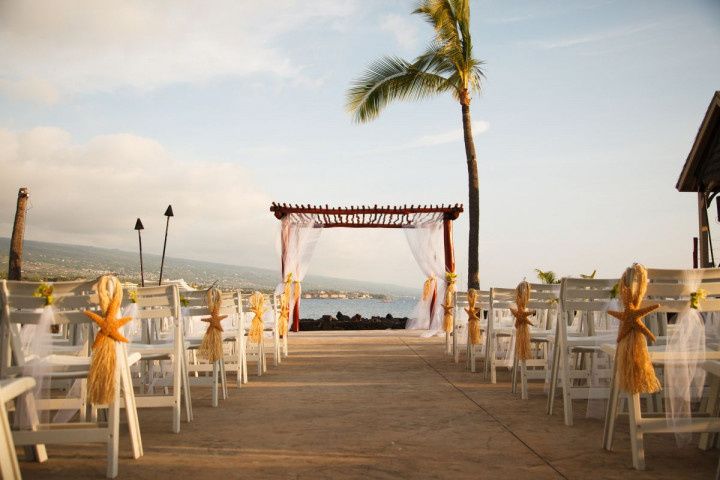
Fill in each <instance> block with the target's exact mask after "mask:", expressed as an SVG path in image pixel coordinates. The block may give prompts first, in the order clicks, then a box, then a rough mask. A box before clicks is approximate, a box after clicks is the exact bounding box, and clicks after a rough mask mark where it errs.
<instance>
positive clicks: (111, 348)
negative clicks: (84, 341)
mask: <svg viewBox="0 0 720 480" xmlns="http://www.w3.org/2000/svg"><path fill="white" fill-rule="evenodd" d="M96 289H97V293H98V297H99V299H100V310H101V315H98V314H97V313H95V312H91V311H89V310H85V312H84V313H85V315H87V316H88V317H90V319H91V320H92V321H93V322H95V323H96V324H97V325H98V327H100V330H99V331H98V332H97V334H96V335H95V341H94V342H93V346H92V359H91V361H90V371H89V373H88V379H87V388H88V401H89V402H90V403H95V404H101V405H107V404H109V403H111V402H112V401H113V400H114V399H115V367H116V364H117V349H116V342H124V343H127V341H128V340H127V338H125V337H124V336H123V335H122V334H121V333H120V331H119V328H120V327H122V326H123V325H125V324H126V323H128V322H129V321H130V320H132V318H131V317H125V318H118V311H119V310H120V304H121V303H122V298H123V291H122V286H121V285H120V281H119V280H118V279H117V278H116V277H113V276H110V275H103V276H102V277H100V278H99V279H98V283H97V284H96Z"/></svg>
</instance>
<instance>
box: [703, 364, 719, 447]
mask: <svg viewBox="0 0 720 480" xmlns="http://www.w3.org/2000/svg"><path fill="white" fill-rule="evenodd" d="M710 377H711V378H710V391H709V392H708V396H707V401H706V402H705V409H704V411H705V412H706V413H708V414H709V415H710V416H711V417H717V411H718V403H720V402H718V395H720V377H716V376H715V375H711V376H710ZM716 435H717V434H716V433H708V432H703V433H702V434H701V435H700V445H699V446H700V449H701V450H709V449H710V448H711V447H712V445H713V444H714V443H715V437H716Z"/></svg>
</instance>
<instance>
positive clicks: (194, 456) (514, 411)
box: [21, 331, 718, 480]
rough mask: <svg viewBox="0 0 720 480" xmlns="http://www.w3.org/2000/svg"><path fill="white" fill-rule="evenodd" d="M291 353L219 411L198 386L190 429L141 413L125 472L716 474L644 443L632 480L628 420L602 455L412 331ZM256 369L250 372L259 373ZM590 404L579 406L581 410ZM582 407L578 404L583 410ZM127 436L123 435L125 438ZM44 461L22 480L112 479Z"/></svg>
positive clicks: (588, 434)
mask: <svg viewBox="0 0 720 480" xmlns="http://www.w3.org/2000/svg"><path fill="white" fill-rule="evenodd" d="M290 342H291V356H290V358H288V359H286V361H285V362H284V363H283V364H282V365H281V366H279V367H272V366H270V367H269V370H268V372H267V374H265V375H264V376H262V377H260V378H258V377H256V376H254V375H253V376H251V378H250V383H249V384H247V385H244V386H243V387H242V388H241V389H237V388H235V387H234V378H232V379H231V390H230V398H229V399H227V400H225V401H222V402H221V405H220V407H219V408H212V407H210V400H209V399H210V395H209V394H210V391H209V388H203V387H194V389H193V398H194V407H195V421H194V422H193V423H190V424H188V423H183V425H182V432H181V433H180V434H178V435H175V434H172V433H170V424H171V416H170V411H169V410H168V409H154V410H141V411H140V421H141V428H142V435H143V443H144V447H145V456H144V457H142V458H141V459H139V460H132V459H130V458H129V451H130V449H129V440H128V437H127V433H126V431H123V434H122V437H121V440H120V444H121V459H120V475H119V477H118V478H128V479H138V480H139V479H165V478H169V479H171V478H175V479H177V478H192V479H212V480H220V479H222V480H225V479H234V478H252V479H265V478H270V479H275V478H278V479H280V478H281V479H346V478H358V479H360V478H363V479H367V478H371V479H390V478H412V479H421V478H422V479H425V478H427V479H434V478H438V479H440V478H448V479H450V478H452V479H464V478H472V479H482V478H488V479H492V478H504V479H518V478H532V479H544V478H569V479H587V478H626V477H629V476H631V477H632V478H633V479H646V478H653V479H661V478H668V479H670V478H672V479H679V478H702V479H707V478H712V477H713V476H714V473H715V468H716V466H717V461H718V453H717V451H716V450H715V451H711V452H701V451H699V450H698V449H697V448H693V447H687V448H683V449H678V448H677V447H675V443H674V438H673V437H672V435H653V436H648V437H647V439H646V451H647V464H648V470H647V471H645V472H635V471H634V470H632V469H631V459H630V451H629V443H628V436H627V426H626V422H623V421H621V425H620V427H619V432H618V434H617V437H616V451H615V452H613V453H608V452H605V451H603V450H602V449H601V448H600V443H601V435H602V423H601V422H600V421H599V420H589V419H585V418H584V415H582V412H578V413H577V414H576V419H577V421H576V425H575V426H574V427H565V426H564V425H563V422H562V417H561V412H560V408H562V406H561V403H560V404H559V405H558V408H557V412H556V415H555V416H547V415H545V396H544V394H543V392H542V386H541V385H533V386H532V387H533V388H532V391H531V398H530V400H529V401H521V400H520V399H519V398H518V397H517V396H515V395H512V394H511V393H510V392H509V384H508V375H507V374H506V373H503V374H501V375H500V378H499V382H498V384H496V385H490V384H488V383H487V382H485V381H483V379H482V375H481V374H470V373H468V372H466V371H465V370H464V369H463V367H462V366H458V365H455V364H453V363H451V362H450V361H449V359H448V358H447V357H445V356H444V355H443V354H442V346H441V341H440V339H438V338H433V339H422V338H417V337H416V336H411V335H408V334H407V333H405V332H390V331H380V332H360V333H349V332H347V333H346V332H342V333H331V332H328V333H314V334H313V333H304V334H300V335H294V336H293V337H292V338H291V339H290ZM250 371H251V373H252V372H254V369H253V368H252V366H251V369H250ZM580 403H582V402H578V404H580ZM579 406H580V407H581V409H582V406H581V405H579ZM123 430H125V429H123ZM48 452H49V455H50V460H49V461H48V462H47V463H45V464H35V463H30V462H22V463H21V469H22V471H23V475H24V477H25V478H26V479H40V478H55V479H80V478H103V477H104V473H105V465H106V464H105V457H104V452H105V449H104V447H102V446H97V445H80V446H52V445H50V446H48Z"/></svg>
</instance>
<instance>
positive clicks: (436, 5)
mask: <svg viewBox="0 0 720 480" xmlns="http://www.w3.org/2000/svg"><path fill="white" fill-rule="evenodd" d="M457 3H458V2H457V1H452V0H423V1H421V2H420V4H419V5H418V7H417V8H416V9H415V11H414V12H413V13H416V14H419V15H421V16H423V17H424V18H425V20H426V21H427V22H428V23H429V24H430V25H431V26H432V27H433V29H434V30H435V35H436V37H437V39H438V41H439V42H440V43H443V44H448V43H450V44H452V43H454V44H457V45H460V43H461V38H460V33H459V32H458V28H457V27H458V25H457V24H458V19H457V16H456V14H455V8H454V7H455V6H456V4H457Z"/></svg>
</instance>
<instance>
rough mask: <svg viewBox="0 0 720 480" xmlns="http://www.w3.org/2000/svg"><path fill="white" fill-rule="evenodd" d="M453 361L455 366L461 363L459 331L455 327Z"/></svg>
mask: <svg viewBox="0 0 720 480" xmlns="http://www.w3.org/2000/svg"><path fill="white" fill-rule="evenodd" d="M452 336H453V359H454V360H455V364H458V363H460V345H458V329H457V328H455V327H453V334H452Z"/></svg>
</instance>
